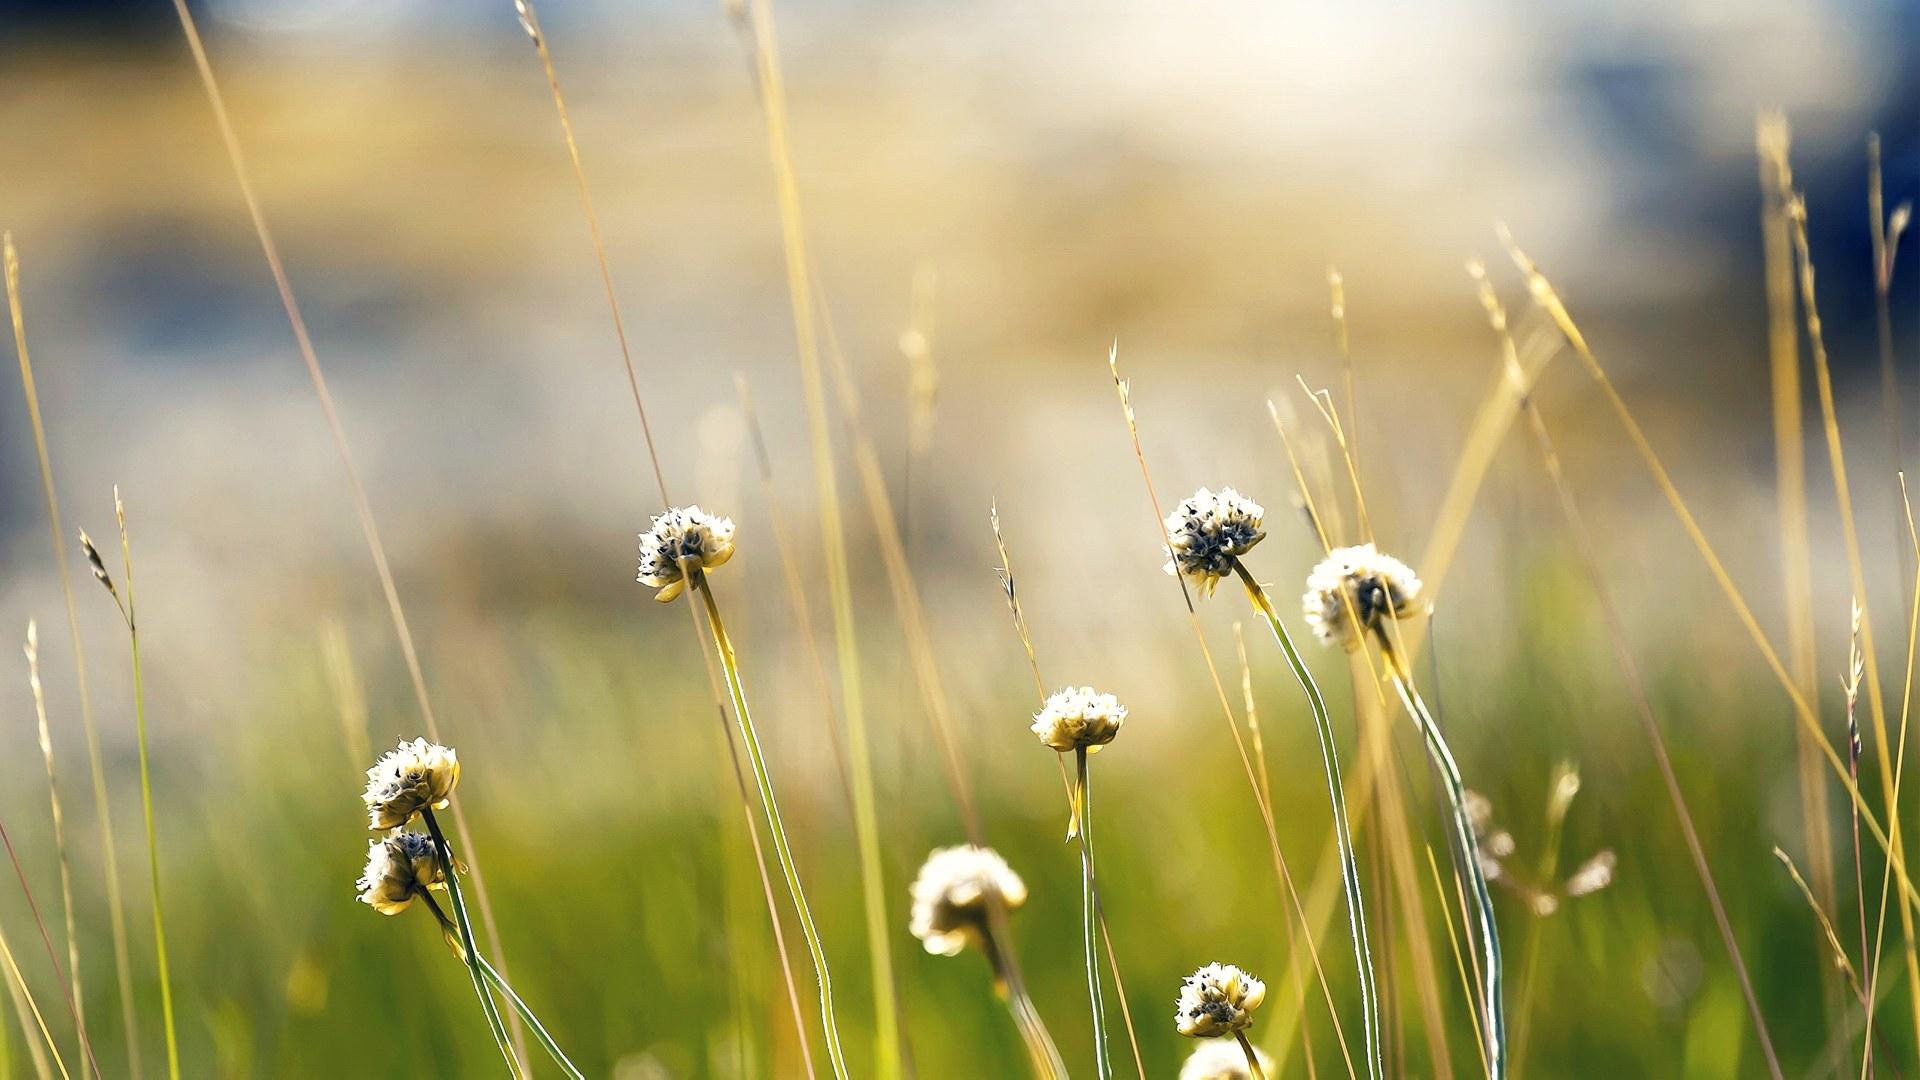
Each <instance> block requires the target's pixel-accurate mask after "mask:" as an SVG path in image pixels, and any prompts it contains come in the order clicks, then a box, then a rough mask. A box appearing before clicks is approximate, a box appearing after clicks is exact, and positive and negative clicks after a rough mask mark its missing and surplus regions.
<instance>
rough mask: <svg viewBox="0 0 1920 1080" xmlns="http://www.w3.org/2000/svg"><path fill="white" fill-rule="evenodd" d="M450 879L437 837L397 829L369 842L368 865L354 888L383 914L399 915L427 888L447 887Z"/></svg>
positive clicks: (367, 902)
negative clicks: (436, 847)
mask: <svg viewBox="0 0 1920 1080" xmlns="http://www.w3.org/2000/svg"><path fill="white" fill-rule="evenodd" d="M446 881H447V875H446V871H445V870H443V869H442V868H441V866H440V860H439V859H438V858H436V857H435V855H434V850H433V838H432V837H430V836H428V835H427V834H425V833H415V832H402V831H401V830H399V829H395V830H394V831H393V832H392V833H389V834H388V835H387V836H386V837H385V838H383V839H380V840H374V841H372V842H370V843H368V844H367V868H366V869H365V870H362V871H361V872H360V880H359V881H358V882H356V883H355V885H354V887H355V888H357V889H359V890H360V902H361V903H363V904H366V905H368V906H370V907H372V908H373V910H375V911H377V912H379V913H380V914H382V915H398V914H400V913H401V912H403V911H405V910H407V908H408V907H409V906H410V905H411V904H412V903H413V902H414V900H416V899H417V898H419V897H421V896H423V895H425V894H426V890H428V889H444V888H446Z"/></svg>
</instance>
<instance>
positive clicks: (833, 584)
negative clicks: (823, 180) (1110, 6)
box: [709, 0, 901, 1080]
mask: <svg viewBox="0 0 1920 1080" xmlns="http://www.w3.org/2000/svg"><path fill="white" fill-rule="evenodd" d="M749 11H750V12H751V14H752V25H753V40H754V59H755V70H756V71H757V72H758V75H759V78H758V82H759V90H760V101H761V114H762V118H763V119H764V120H765V122H766V128H767V156H768V159H769V161H770V162H771V163H772V166H773V173H774V182H775V189H776V193H777V196H778V204H779V210H780V235H781V246H782V249H783V251H784V253H785V258H786V265H787V288H788V292H789V294H790V299H791V300H792V306H793V325H794V341H795V345H796V347H797V351H798V353H799V357H800V371H801V381H802V384H803V387H804V390H805V397H806V406H807V426H808V431H809V433H810V442H811V444H812V450H813V470H814V480H815V483H816V485H817V487H818V489H819V507H818V511H819V514H820V534H821V541H822V545H823V547H824V548H825V549H826V562H827V594H828V601H829V603H830V605H831V607H832V610H833V625H834V640H835V644H836V647H837V651H838V654H839V657H838V658H839V664H840V699H841V708H842V709H843V710H844V711H845V714H846V721H847V743H848V750H849V754H850V757H851V761H850V762H849V764H850V765H851V766H852V773H853V776H852V780H853V802H854V833H855V840H856V842H857V845H858V850H859V859H860V889H861V896H862V900H863V905H862V906H863V908H864V910H865V915H866V929H867V952H868V959H869V962H870V964H871V966H872V974H873V1002H874V1006H873V1007H874V1036H875V1046H874V1056H875V1069H876V1073H877V1075H878V1076H879V1078H880V1080H898V1078H899V1076H900V1075H901V1064H900V1022H899V1015H898V999H899V998H898V990H897V988H896V986H895V983H894V973H893V952H892V945H891V939H890V937H889V936H888V933H887V905H886V891H885V887H884V885H883V884H882V881H881V877H880V825H879V813H878V808H877V798H876V796H875V793H874V783H873V765H872V761H871V756H872V751H871V747H870V744H869V742H868V737H867V718H866V708H865V705H864V698H863V695H862V688H861V682H860V646H859V639H858V635H857V631H856V628H855V624H854V616H853V590H852V586H851V584H850V573H849V570H848V563H847V541H846V530H845V526H844V524H843V522H842V521H841V517H840V489H839V481H838V479H837V477H836V476H835V468H834V462H833V439H832V435H831V433H830V432H829V430H828V421H827V406H826V395H825V391H824V389H823V380H822V377H821V365H820V343H819V337H818V334H817V332H816V329H815V323H814V316H815V313H816V309H815V301H814V296H813V287H812V281H811V278H810V275H809V273H808V268H809V266H810V265H811V264H810V262H809V260H808V257H807V247H806V230H805V227H804V225H803V224H802V218H801V211H800V188H799V184H798V182H797V180H796V179H795V176H794V167H793V154H792V148H791V146H790V144H789V141H788V137H787V106H786V91H785V83H784V81H783V78H782V76H781V72H780V60H779V48H778V46H777V44H776V40H775V36H774V25H773V7H772V4H771V3H770V2H769V0H749ZM709 602H711V597H709ZM716 629H717V624H716ZM824 974H825V969H824V967H822V975H823V977H824ZM823 986H824V981H823ZM832 1056H833V1057H834V1058H835V1060H836V1061H838V1060H839V1053H838V1050H837V1048H836V1050H835V1052H834V1054H833V1055H832ZM841 1068H842V1069H844V1064H842V1065H841Z"/></svg>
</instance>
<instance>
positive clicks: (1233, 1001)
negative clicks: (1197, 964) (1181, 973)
mask: <svg viewBox="0 0 1920 1080" xmlns="http://www.w3.org/2000/svg"><path fill="white" fill-rule="evenodd" d="M1266 999H1267V984H1266V983H1263V982H1261V981H1260V980H1259V979H1256V978H1254V977H1253V976H1251V975H1249V974H1247V973H1246V972H1244V971H1241V970H1240V969H1239V968H1237V967H1234V966H1233V965H1232V964H1208V965H1207V966H1206V967H1203V968H1201V969H1200V970H1199V971H1196V972H1194V973H1193V974H1191V975H1189V976H1187V977H1186V979H1185V980H1184V981H1182V982H1181V983H1180V1003H1179V1004H1178V1005H1176V1006H1175V1008H1174V1014H1173V1022H1174V1024H1175V1026H1177V1027H1178V1028H1179V1029H1180V1034H1182V1035H1185V1036H1188V1037H1189V1038H1195V1039H1211V1038H1213V1037H1215V1036H1217V1035H1231V1034H1233V1033H1234V1032H1236V1031H1241V1030H1244V1029H1245V1028H1246V1026H1247V1025H1248V1024H1251V1023H1253V1010H1255V1009H1257V1008H1259V1007H1260V1003H1261V1002H1262V1001H1265V1000H1266Z"/></svg>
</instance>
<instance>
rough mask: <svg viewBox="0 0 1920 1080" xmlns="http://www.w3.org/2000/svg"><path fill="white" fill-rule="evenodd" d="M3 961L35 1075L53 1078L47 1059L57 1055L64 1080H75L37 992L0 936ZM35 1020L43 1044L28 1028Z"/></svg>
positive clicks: (0, 952) (0, 958)
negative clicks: (23, 974) (35, 992)
mask: <svg viewBox="0 0 1920 1080" xmlns="http://www.w3.org/2000/svg"><path fill="white" fill-rule="evenodd" d="M0 961H4V962H5V963H6V966H7V989H8V991H10V992H11V993H12V995H13V1004H14V1009H15V1011H17V1012H19V1013H20V1030H21V1031H23V1032H26V1033H27V1046H28V1048H29V1049H30V1050H31V1051H32V1057H33V1064H34V1071H35V1072H36V1073H38V1074H39V1075H40V1077H41V1080H46V1078H47V1077H48V1076H50V1075H52V1074H50V1073H49V1072H47V1055H48V1054H52V1055H53V1063H54V1065H55V1066H57V1067H58V1068H59V1070H60V1076H61V1078H62V1080H71V1076H72V1074H70V1073H68V1072H67V1062H66V1059H65V1058H62V1057H61V1056H60V1047H59V1045H58V1044H56V1043H55V1042H54V1041H53V1032H51V1031H49V1030H47V1018H46V1017H45V1016H43V1015H41V1013H40V1005H39V1003H38V1002H36V1001H34V1000H33V991H32V989H30V988H29V987H28V986H27V980H26V979H25V978H23V977H22V976H21V974H20V965H19V964H18V963H17V962H16V961H15V960H14V958H13V948H12V947H11V946H10V945H8V944H7V936H6V934H4V933H0ZM29 1016H31V1017H32V1018H33V1023H34V1026H35V1027H38V1028H39V1029H40V1040H41V1041H40V1042H37V1043H36V1042H34V1041H33V1035H32V1030H31V1029H30V1028H28V1027H27V1018H28V1017H29Z"/></svg>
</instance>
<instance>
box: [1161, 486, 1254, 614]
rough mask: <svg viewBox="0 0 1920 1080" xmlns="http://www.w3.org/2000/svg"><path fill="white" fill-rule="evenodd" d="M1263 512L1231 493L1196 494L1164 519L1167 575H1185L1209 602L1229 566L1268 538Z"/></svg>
mask: <svg viewBox="0 0 1920 1080" xmlns="http://www.w3.org/2000/svg"><path fill="white" fill-rule="evenodd" d="M1266 514H1267V512H1266V510H1265V509H1263V508H1262V507H1261V505H1260V504H1259V503H1257V502H1254V501H1253V500H1252V499H1249V498H1247V497H1246V496H1245V495H1242V494H1240V493H1239V492H1237V491H1235V490H1233V489H1232V488H1221V489H1220V490H1219V491H1218V492H1217V493H1216V492H1212V491H1208V490H1207V489H1206V488H1201V489H1200V490H1199V491H1196V492H1194V493H1193V496H1192V497H1191V498H1188V499H1187V500H1186V501H1184V502H1182V503H1181V504H1180V505H1179V506H1177V507H1175V508H1174V511H1173V513H1171V514H1168V515H1167V521H1166V526H1167V573H1169V574H1184V575H1186V576H1187V578H1188V579H1189V580H1191V581H1192V582H1193V583H1194V587H1195V588H1198V589H1199V590H1200V591H1201V593H1203V594H1205V595H1207V596H1212V595H1213V588H1214V586H1215V585H1216V584H1218V583H1219V581H1220V579H1221V578H1223V577H1225V576H1226V575H1228V574H1231V573H1233V563H1234V560H1235V559H1237V558H1239V557H1240V556H1242V555H1245V554H1246V553H1247V552H1249V551H1252V550H1253V545H1255V544H1257V543H1259V542H1260V541H1262V540H1264V539H1266V538H1267V533H1266V530H1265V529H1263V528H1262V527H1261V523H1262V522H1263V521H1264V519H1265V518H1266Z"/></svg>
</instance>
